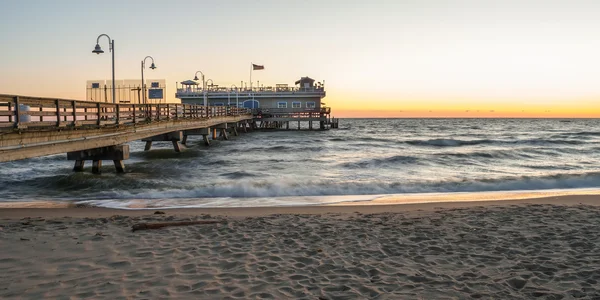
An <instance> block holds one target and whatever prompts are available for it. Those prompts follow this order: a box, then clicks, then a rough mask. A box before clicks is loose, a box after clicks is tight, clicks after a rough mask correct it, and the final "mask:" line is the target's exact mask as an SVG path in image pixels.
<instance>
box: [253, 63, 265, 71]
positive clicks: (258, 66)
mask: <svg viewBox="0 0 600 300" xmlns="http://www.w3.org/2000/svg"><path fill="white" fill-rule="evenodd" d="M264 69H265V66H264V65H255V64H252V70H254V71H256V70H264Z"/></svg>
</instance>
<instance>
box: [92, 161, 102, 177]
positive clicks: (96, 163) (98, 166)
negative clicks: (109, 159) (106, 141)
mask: <svg viewBox="0 0 600 300" xmlns="http://www.w3.org/2000/svg"><path fill="white" fill-rule="evenodd" d="M101 168H102V161H101V160H94V161H93V162H92V173H94V174H100V173H101V172H100V169H101Z"/></svg>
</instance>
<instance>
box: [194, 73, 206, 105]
mask: <svg viewBox="0 0 600 300" xmlns="http://www.w3.org/2000/svg"><path fill="white" fill-rule="evenodd" d="M198 73H200V74H202V95H203V98H204V106H207V104H208V103H207V102H208V101H207V99H206V87H205V86H206V82H205V81H204V73H202V71H196V74H194V80H199V79H198Z"/></svg>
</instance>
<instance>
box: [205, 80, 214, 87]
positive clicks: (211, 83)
mask: <svg viewBox="0 0 600 300" xmlns="http://www.w3.org/2000/svg"><path fill="white" fill-rule="evenodd" d="M209 81H210V84H208V82H209ZM213 85H215V83H214V82H213V80H212V79H207V80H206V88H208V87H209V86H211V87H212V86H213Z"/></svg>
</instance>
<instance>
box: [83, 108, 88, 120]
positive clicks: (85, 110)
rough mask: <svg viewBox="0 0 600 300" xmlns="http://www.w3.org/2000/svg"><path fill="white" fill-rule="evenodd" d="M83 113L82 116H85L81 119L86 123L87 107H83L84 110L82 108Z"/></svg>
mask: <svg viewBox="0 0 600 300" xmlns="http://www.w3.org/2000/svg"><path fill="white" fill-rule="evenodd" d="M83 112H84V114H85V116H83V119H84V120H86V121H87V120H88V115H87V112H88V111H87V107H84V108H83Z"/></svg>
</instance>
